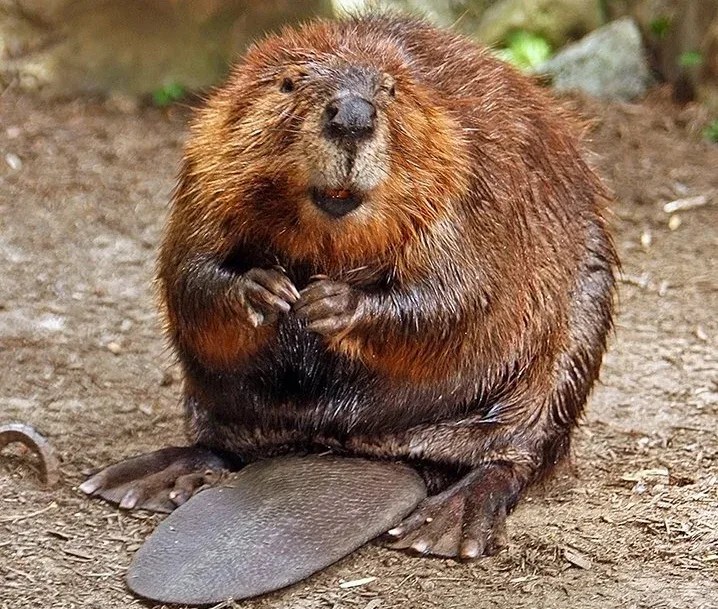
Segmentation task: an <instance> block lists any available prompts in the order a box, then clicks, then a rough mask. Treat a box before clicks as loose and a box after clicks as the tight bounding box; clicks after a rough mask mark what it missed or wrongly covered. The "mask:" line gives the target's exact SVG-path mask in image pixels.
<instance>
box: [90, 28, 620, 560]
mask: <svg viewBox="0 0 718 609" xmlns="http://www.w3.org/2000/svg"><path fill="white" fill-rule="evenodd" d="M575 129H576V123H575V122H574V121H572V120H571V119H570V118H569V116H568V114H567V113H565V112H563V111H561V110H559V109H558V106H557V103H556V102H555V101H554V100H553V99H551V98H550V97H549V96H548V95H547V94H546V93H544V92H543V91H542V90H541V89H540V88H538V87H537V86H535V85H534V84H532V83H531V82H530V81H529V80H528V79H527V78H525V77H524V76H522V75H520V74H518V73H517V72H516V71H515V70H514V69H512V68H511V67H509V66H507V65H505V64H504V63H502V62H500V61H498V60H496V59H494V58H493V57H492V56H491V55H490V54H489V53H488V52H487V51H485V50H483V49H481V48H479V47H477V46H476V45H475V44H473V43H472V42H470V41H469V40H467V39H465V38H462V37H461V36H459V35H457V34H455V33H452V32H449V31H445V30H441V29H437V28H435V27H432V26H430V25H428V24H426V23H424V22H422V21H418V20H414V19H409V18H401V17H391V16H370V17H364V18H359V19H348V20H344V21H337V22H328V21H317V22H313V23H310V24H308V25H305V26H303V27H301V28H300V29H298V30H289V29H287V30H284V31H282V32H281V33H280V34H279V35H275V36H272V37H269V38H267V39H266V40H264V41H263V42H261V43H259V44H257V45H256V46H254V47H253V48H252V49H250V50H249V51H248V53H247V55H246V57H245V58H244V60H243V61H242V62H241V63H240V64H239V65H238V66H236V67H235V68H234V70H233V71H232V73H231V75H230V77H229V80H228V82H227V83H226V84H225V85H224V86H222V87H221V88H219V89H218V90H217V91H215V92H214V93H213V94H212V95H211V96H210V97H209V100H208V101H207V104H206V107H205V108H204V109H202V110H201V111H200V112H199V115H198V117H197V119H196V121H195V123H194V126H193V128H192V135H191V138H190V140H189V143H188V144H187V147H186V154H185V157H184V161H183V164H182V169H181V175H180V179H179V185H178V187H177V190H176V193H175V195H174V200H173V206H172V211H171V215H170V218H169V222H168V226H167V230H166V234H165V238H164V242H163V244H162V247H161V251H160V257H159V287H160V294H161V300H162V306H163V310H164V313H165V316H166V322H167V331H168V334H169V337H170V339H171V341H172V344H173V346H174V348H175V349H176V352H177V354H178V356H179V359H180V361H181V363H182V367H183V370H184V405H185V411H186V416H187V421H188V427H189V435H190V438H191V441H192V446H190V447H183V448H168V449H164V450H160V451H158V452H155V453H150V454H148V455H145V456H142V457H138V458H136V459H131V460H129V461H125V462H122V463H120V464H118V465H114V466H111V467H110V468H108V469H106V470H105V471H103V472H101V473H100V474H98V475H96V476H95V477H93V478H91V479H90V480H88V481H87V482H86V483H85V484H83V485H82V489H83V490H84V491H85V492H88V493H91V494H98V495H100V496H102V497H105V498H107V499H109V500H113V501H116V502H118V503H119V504H120V505H121V506H122V507H126V508H133V507H147V508H155V509H163V508H166V509H171V507H172V506H173V505H175V504H180V503H182V502H184V501H185V500H186V499H187V498H188V497H189V496H190V495H191V494H192V492H193V491H194V490H195V489H196V487H197V486H198V485H200V484H201V483H202V482H203V479H204V472H205V470H206V469H208V468H209V469H216V468H220V467H223V466H231V467H234V468H237V467H240V466H241V465H242V464H244V463H247V462H250V461H254V460H257V459H260V458H263V457H268V456H274V455H281V454H286V453H304V452H318V451H325V450H327V449H330V450H331V451H334V452H335V453H338V454H348V455H353V456H363V457H369V458H374V459H384V460H400V461H404V462H408V463H410V464H413V465H414V466H415V467H416V468H417V469H418V471H420V473H421V474H422V475H423V476H424V477H425V479H426V480H427V486H428V488H429V491H430V493H431V496H430V497H429V498H428V499H426V501H425V502H424V503H423V504H421V505H420V506H419V508H418V509H417V510H416V512H414V513H413V515H411V516H409V517H408V518H407V519H406V520H405V521H404V522H403V523H401V524H400V525H399V526H397V527H395V528H394V529H392V530H391V531H390V535H391V536H392V537H393V539H394V540H395V546H396V547H400V548H412V549H414V550H416V551H419V552H422V553H430V554H437V555H443V556H460V557H463V558H474V557H478V556H480V555H482V554H487V553H491V552H492V551H494V550H495V549H496V548H497V547H498V546H499V545H500V543H501V539H502V529H503V524H504V521H505V518H506V515H507V514H508V513H509V512H510V511H511V509H512V508H513V507H514V505H515V504H516V502H517V500H518V498H519V496H520V495H521V493H522V491H523V490H524V489H525V488H526V487H527V486H528V485H529V484H530V483H532V482H534V481H536V480H537V479H539V478H540V477H541V476H543V475H544V474H546V473H547V472H548V471H549V470H551V468H552V467H553V466H554V465H555V464H556V463H557V462H558V461H559V460H560V459H561V458H562V457H563V456H564V455H565V454H566V452H567V449H568V447H569V440H570V436H571V431H572V429H573V428H574V427H575V426H576V424H577V420H578V419H579V417H580V416H581V413H582V411H583V408H584V404H585V402H586V398H587V396H588V394H589V391H590V389H591V386H592V385H593V383H594V381H595V380H596V378H597V376H598V372H599V367H600V364H601V358H602V355H603V352H604V350H605V346H606V337H607V334H608V333H609V331H610V328H611V316H612V308H613V305H612V301H613V291H614V268H615V266H616V263H617V261H616V255H615V252H614V249H613V246H612V244H611V240H610V238H609V236H608V234H607V229H606V222H605V220H604V208H605V205H606V202H607V200H608V198H607V195H606V192H605V190H604V188H603V187H602V186H601V184H600V182H599V180H598V179H597V177H596V176H595V175H594V173H593V172H592V171H591V169H589V167H588V166H587V165H586V163H585V162H584V160H582V158H581V154H580V150H579V144H578V141H577V139H576V137H575V136H574V134H573V131H575Z"/></svg>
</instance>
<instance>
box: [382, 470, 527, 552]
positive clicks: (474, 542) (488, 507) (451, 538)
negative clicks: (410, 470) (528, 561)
mask: <svg viewBox="0 0 718 609" xmlns="http://www.w3.org/2000/svg"><path fill="white" fill-rule="evenodd" d="M519 491H520V485H519V484H518V482H517V480H516V477H515V475H514V474H513V472H512V470H511V468H508V467H504V466H498V465H490V466H485V467H481V468H478V469H476V470H474V471H472V472H470V473H469V474H467V475H466V476H465V477H464V478H462V479H461V480H459V481H458V482H457V483H456V484H454V485H452V486H450V487H449V488H448V489H446V490H445V491H443V492H441V493H439V494H438V495H434V496H433V497H428V498H427V499H425V500H424V501H423V502H422V503H421V504H420V505H419V507H418V508H417V509H416V511H414V512H413V513H412V514H411V515H410V516H409V517H408V518H406V519H405V520H404V521H403V522H402V523H401V524H399V525H398V526H397V527H394V528H393V529H391V530H390V531H389V532H388V533H387V538H388V539H387V540H386V545H387V546H388V547H390V548H393V549H398V550H409V551H413V552H417V553H419V554H432V555H434V556H444V557H458V558H462V559H465V560H471V559H474V558H479V557H480V556H489V555H493V554H496V553H497V552H498V551H499V550H500V549H501V548H502V547H504V546H505V545H506V544H507V537H506V516H507V514H508V513H509V512H510V511H511V509H512V508H513V506H514V505H515V503H516V500H517V498H518V494H519Z"/></svg>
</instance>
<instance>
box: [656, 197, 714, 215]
mask: <svg viewBox="0 0 718 609" xmlns="http://www.w3.org/2000/svg"><path fill="white" fill-rule="evenodd" d="M706 203H708V197H707V196H706V195H698V196H697V197H687V198H685V199H676V200H675V201H671V202H670V203H666V204H665V205H664V206H663V211H664V212H666V213H667V214H672V213H675V212H677V211H680V210H682V209H695V208H696V207H702V206H703V205H705V204H706Z"/></svg>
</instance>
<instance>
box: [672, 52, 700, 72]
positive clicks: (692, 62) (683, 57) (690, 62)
mask: <svg viewBox="0 0 718 609" xmlns="http://www.w3.org/2000/svg"><path fill="white" fill-rule="evenodd" d="M702 63H703V55H701V54H700V53H699V52H698V51H686V52H685V53H681V54H680V56H679V57H678V64H679V65H681V66H683V67H684V68H693V67H695V66H699V65H701V64H702Z"/></svg>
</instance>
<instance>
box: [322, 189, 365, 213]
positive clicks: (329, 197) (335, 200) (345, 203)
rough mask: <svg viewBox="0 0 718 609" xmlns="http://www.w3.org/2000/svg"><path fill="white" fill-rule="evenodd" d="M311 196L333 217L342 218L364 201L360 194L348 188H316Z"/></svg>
mask: <svg viewBox="0 0 718 609" xmlns="http://www.w3.org/2000/svg"><path fill="white" fill-rule="evenodd" d="M311 197H312V201H313V202H314V204H315V205H316V206H317V207H318V208H319V209H321V210H322V211H323V212H325V213H326V214H327V215H329V216H330V217H332V218H341V217H342V216H345V215H346V214H348V213H349V212H351V211H353V210H355V209H356V208H357V207H359V205H361V203H362V199H361V196H360V195H358V194H357V193H356V192H354V191H352V190H348V189H346V188H323V189H321V190H319V189H317V188H314V189H312V191H311Z"/></svg>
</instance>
